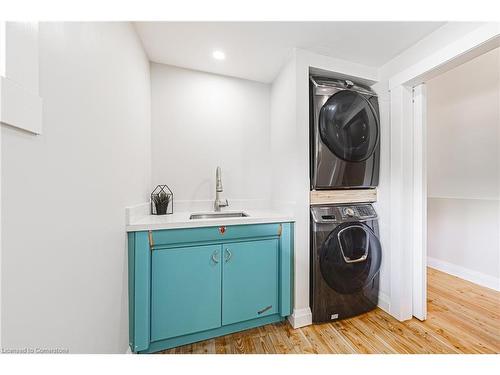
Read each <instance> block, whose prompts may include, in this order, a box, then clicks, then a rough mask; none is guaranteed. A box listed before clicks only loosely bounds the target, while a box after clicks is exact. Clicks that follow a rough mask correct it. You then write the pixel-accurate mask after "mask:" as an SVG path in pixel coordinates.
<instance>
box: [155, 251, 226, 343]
mask: <svg viewBox="0 0 500 375" xmlns="http://www.w3.org/2000/svg"><path fill="white" fill-rule="evenodd" d="M220 254H221V247H220V245H206V246H193V247H180V248H174V249H164V250H157V251H154V252H153V255H152V260H151V263H152V273H151V278H152V282H151V340H152V341H156V340H162V339H167V338H171V337H176V336H181V335H186V334H189V333H193V332H198V331H205V330H207V329H212V328H217V327H220V326H221V296H222V295H221V288H220V285H221V261H220V256H221V255H220Z"/></svg>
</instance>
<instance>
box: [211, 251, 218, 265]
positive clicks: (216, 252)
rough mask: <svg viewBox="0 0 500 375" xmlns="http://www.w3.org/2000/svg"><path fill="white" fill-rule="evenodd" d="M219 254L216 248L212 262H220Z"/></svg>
mask: <svg viewBox="0 0 500 375" xmlns="http://www.w3.org/2000/svg"><path fill="white" fill-rule="evenodd" d="M217 255H219V252H218V251H217V250H215V251H214V252H213V253H212V262H214V263H219V259H217Z"/></svg>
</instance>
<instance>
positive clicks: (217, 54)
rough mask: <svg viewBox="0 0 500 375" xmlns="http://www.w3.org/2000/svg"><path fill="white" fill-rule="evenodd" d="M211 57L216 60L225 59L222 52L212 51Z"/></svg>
mask: <svg viewBox="0 0 500 375" xmlns="http://www.w3.org/2000/svg"><path fill="white" fill-rule="evenodd" d="M212 56H213V58H214V59H216V60H225V59H226V54H225V53H224V52H222V51H214V52H213V53H212Z"/></svg>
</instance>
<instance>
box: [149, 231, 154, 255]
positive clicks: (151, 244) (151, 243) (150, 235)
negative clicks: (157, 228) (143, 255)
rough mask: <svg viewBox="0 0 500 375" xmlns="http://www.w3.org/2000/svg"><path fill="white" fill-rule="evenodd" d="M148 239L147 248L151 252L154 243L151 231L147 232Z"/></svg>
mask: <svg viewBox="0 0 500 375" xmlns="http://www.w3.org/2000/svg"><path fill="white" fill-rule="evenodd" d="M148 239H149V248H150V249H151V250H153V246H154V245H155V243H154V241H153V231H152V230H150V231H148Z"/></svg>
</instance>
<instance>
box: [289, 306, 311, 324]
mask: <svg viewBox="0 0 500 375" xmlns="http://www.w3.org/2000/svg"><path fill="white" fill-rule="evenodd" d="M288 321H289V322H290V324H291V325H292V327H293V328H300V327H305V326H309V325H311V324H312V312H311V308H309V307H306V308H304V309H299V310H296V309H293V314H292V315H290V316H289V317H288Z"/></svg>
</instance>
